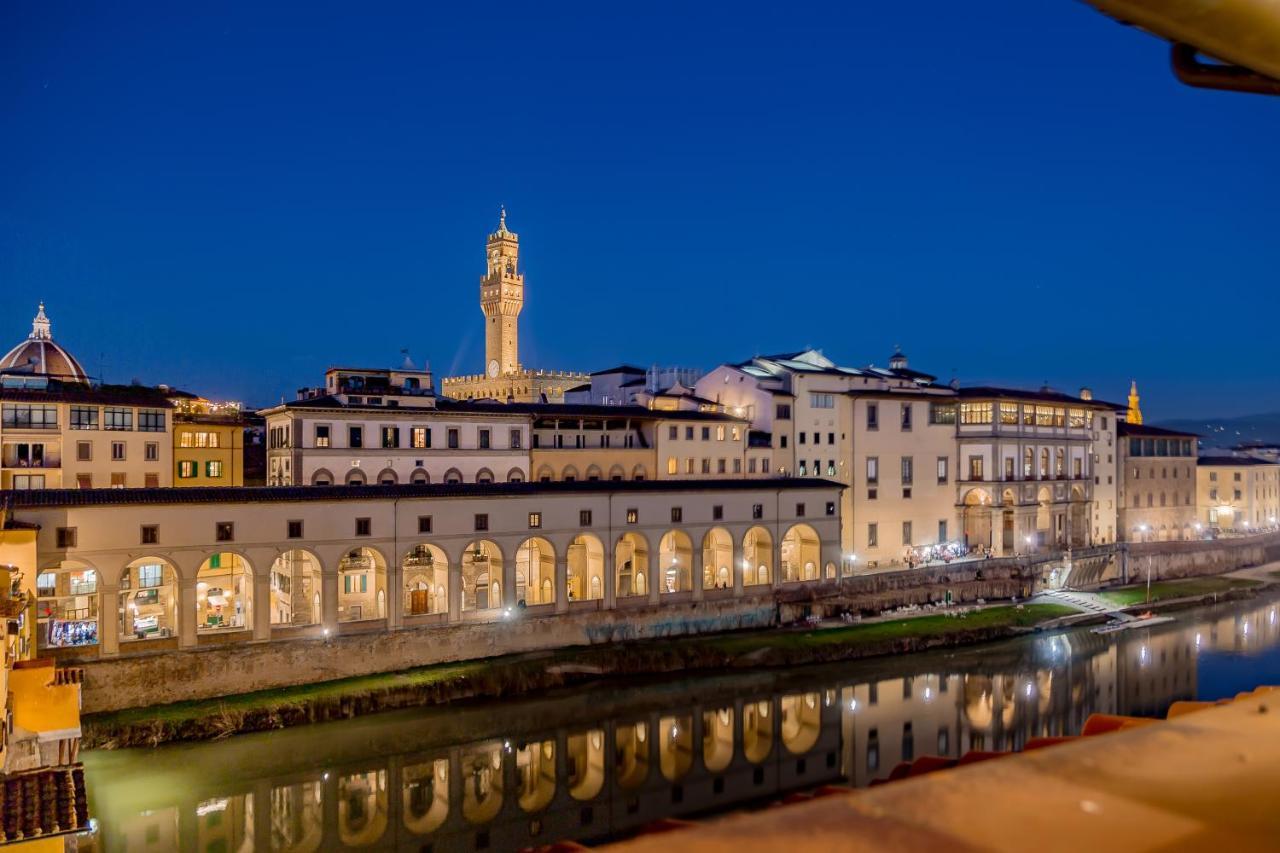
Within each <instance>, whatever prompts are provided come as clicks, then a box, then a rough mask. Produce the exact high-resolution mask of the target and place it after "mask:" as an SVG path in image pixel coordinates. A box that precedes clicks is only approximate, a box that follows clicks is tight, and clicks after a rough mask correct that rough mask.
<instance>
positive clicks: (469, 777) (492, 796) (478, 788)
mask: <svg viewBox="0 0 1280 853" xmlns="http://www.w3.org/2000/svg"><path fill="white" fill-rule="evenodd" d="M461 767H462V816H463V817H464V818H466V819H467V820H468V821H469V822H471V823H474V824H481V823H488V822H489V821H491V820H493V819H494V818H495V817H497V816H498V812H500V811H501V810H502V744H501V743H496V742H495V743H491V744H486V745H482V746H476V747H472V748H470V749H467V750H465V751H464V752H463V753H462V759H461Z"/></svg>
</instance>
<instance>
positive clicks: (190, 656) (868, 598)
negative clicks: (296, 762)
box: [80, 534, 1280, 714]
mask: <svg viewBox="0 0 1280 853" xmlns="http://www.w3.org/2000/svg"><path fill="white" fill-rule="evenodd" d="M1083 559H1085V560H1088V561H1092V563H1091V565H1094V566H1096V567H1097V570H1096V571H1090V573H1089V576H1090V577H1092V578H1094V579H1095V580H1094V582H1093V584H1094V585H1096V583H1097V582H1098V581H1104V582H1105V581H1107V580H1111V579H1113V578H1118V576H1120V575H1121V573H1122V572H1125V571H1127V577H1128V580H1129V581H1130V582H1137V581H1140V580H1144V579H1145V578H1146V574H1145V572H1146V571H1148V570H1150V571H1151V572H1152V573H1153V574H1152V578H1153V579H1157V580H1158V579H1171V578H1185V577H1196V576H1200V575H1211V574H1220V573H1222V572H1228V571H1233V570H1235V569H1239V568H1245V567H1248V566H1253V565H1259V564H1261V563H1264V562H1269V561H1272V560H1280V534H1271V535H1266V536H1259V537H1252V538H1249V539H1234V540H1220V541H1216V542H1190V543H1189V542H1160V543H1142V544H1131V545H1127V546H1123V545H1122V546H1119V547H1117V548H1114V549H1092V550H1091V551H1090V552H1089V553H1088V555H1087V556H1086V557H1084V558H1083ZM1055 571H1064V562H1063V560H1062V559H1061V558H1060V557H1054V558H1046V557H1041V558H1017V559H992V560H975V561H965V562H958V563H952V564H950V565H939V566H929V567H923V568H917V569H913V570H904V571H895V572H882V573H875V574H866V575H856V576H854V577H850V578H845V579H843V580H841V581H838V582H837V581H829V582H825V583H822V584H813V585H807V587H805V588H795V589H789V588H787V587H785V586H784V587H781V588H778V589H773V590H770V591H768V592H767V593H764V594H761V595H757V596H750V597H744V598H712V599H709V600H703V601H689V600H683V601H669V602H664V603H663V604H661V605H659V606H657V607H652V606H624V607H620V608H618V609H614V610H602V609H587V608H582V607H577V608H573V609H571V610H570V612H568V613H563V614H556V615H545V616H542V615H539V616H528V615H524V614H520V615H518V616H517V617H516V618H514V619H510V620H503V621H496V622H462V623H455V624H440V625H432V626H424V627H411V628H401V629H398V630H375V631H365V632H360V633H340V634H338V635H337V636H332V637H328V638H323V639H319V638H305V639H302V638H300V639H275V640H269V641H265V642H246V643H235V644H227V645H216V646H205V647H198V648H194V649H182V650H168V651H156V652H150V653H144V654H137V655H131V656H121V657H115V658H102V659H97V660H92V661H86V662H83V663H81V664H80V666H82V668H83V670H84V685H83V697H84V708H83V710H84V712H85V713H87V714H91V713H97V712H104V711H116V710H122V709H125V708H132V707H141V706H147V705H161V704H168V703H171V702H180V701H186V700H195V699H210V698H217V697H219V696H226V695H231V694H236V693H247V692H253V691H258V690H271V689H276V688H283V687H292V686H297V685H303V684H313V683H318V682H324V681H332V680H335V679H341V678H348V677H353V676H360V675H369V674H373V673H381V672H395V671H398V670H404V669H410V668H413V667H420V666H427V665H432V664H441V663H451V662H458V661H464V660H476V659H481V658H488V657H496V656H500V655H509V654H518V653H528V652H538V651H546V652H550V651H553V650H556V649H563V648H567V647H573V646H594V645H603V644H608V643H614V642H626V641H636V640H649V639H660V638H673V637H688V636H694V635H699V634H713V633H722V632H726V631H741V630H753V629H761V628H767V627H769V626H771V625H773V624H775V623H776V622H777V621H778V620H781V621H783V622H787V621H791V620H794V619H798V618H802V617H804V616H808V615H810V614H818V615H833V614H836V613H840V612H842V611H846V610H848V611H853V612H862V613H875V612H879V611H882V610H887V609H892V608H895V607H901V606H905V605H912V604H917V605H920V604H926V603H929V602H936V601H941V600H943V599H945V598H946V596H947V594H948V593H950V595H951V600H952V601H953V602H954V603H961V604H962V603H972V602H974V601H976V600H978V599H986V600H990V601H994V600H1000V599H1008V598H1011V597H1014V596H1017V597H1018V598H1026V597H1029V596H1030V595H1032V594H1033V593H1035V592H1038V591H1040V590H1041V589H1043V588H1044V587H1045V586H1046V585H1050V583H1051V581H1050V579H1051V578H1052V577H1053V573H1054V572H1055Z"/></svg>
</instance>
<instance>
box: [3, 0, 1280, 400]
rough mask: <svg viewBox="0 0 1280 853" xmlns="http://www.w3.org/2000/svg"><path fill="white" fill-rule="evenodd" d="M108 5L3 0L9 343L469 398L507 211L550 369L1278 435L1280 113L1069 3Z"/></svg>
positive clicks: (529, 328) (109, 358) (528, 355)
mask: <svg viewBox="0 0 1280 853" xmlns="http://www.w3.org/2000/svg"><path fill="white" fill-rule="evenodd" d="M117 5H120V6H123V5H126V4H107V3H96V4H95V3H59V2H52V0H39V2H35V0H33V1H32V2H20V1H19V0H13V2H8V3H5V4H3V9H0V119H2V122H0V349H7V348H8V347H9V346H10V345H11V344H12V343H16V342H17V341H18V340H19V339H21V338H22V337H24V336H25V335H26V333H27V332H28V331H29V330H30V321H31V316H32V314H33V313H34V312H35V307H36V306H35V303H36V301H37V300H38V299H44V300H45V301H46V302H47V303H48V311H49V314H50V316H51V318H52V319H53V323H54V334H55V336H56V337H57V338H58V339H59V340H60V341H61V342H63V343H64V344H66V345H67V346H68V347H69V348H70V349H71V350H72V351H73V352H75V353H76V354H77V355H78V356H80V358H81V360H82V361H83V362H84V364H85V367H86V369H88V371H89V372H90V373H92V374H95V375H101V376H104V377H105V378H106V379H107V380H108V381H129V380H130V379H132V378H138V379H140V380H142V381H144V382H148V383H157V382H168V383H171V384H176V385H179V386H182V387H187V388H191V389H192V390H197V391H200V392H202V393H205V394H207V395H210V396H215V397H222V398H231V399H242V400H245V401H247V402H249V403H251V404H256V405H264V404H267V403H270V402H273V401H275V400H278V399H279V398H280V397H281V395H286V396H288V397H290V398H292V396H293V392H294V390H295V389H296V388H298V387H299V386H302V385H311V384H318V383H319V382H320V379H321V374H322V372H323V370H324V368H325V367H326V366H329V365H331V364H342V365H347V366H392V365H395V364H397V363H398V362H399V360H400V358H401V356H400V355H399V352H400V350H401V349H402V348H404V347H407V348H408V349H409V350H410V352H411V354H412V356H413V358H414V359H415V360H417V361H418V362H419V363H420V364H421V363H422V362H423V361H427V360H429V361H430V364H431V367H432V368H433V369H434V370H435V372H436V376H437V379H438V378H439V377H441V376H445V375H448V374H450V373H453V372H478V371H480V370H481V368H482V364H481V362H482V360H483V337H482V327H481V319H482V318H481V314H480V310H479V305H478V299H477V289H478V277H479V275H480V274H481V272H482V271H483V268H484V253H483V249H484V239H485V236H486V234H487V233H488V232H489V231H491V230H493V229H494V227H495V226H496V223H497V213H498V206H499V204H500V203H505V204H506V205H507V208H508V210H509V219H508V224H509V225H510V226H511V227H512V229H513V230H515V231H517V232H519V234H520V237H521V241H522V261H523V265H524V271H525V273H526V275H527V278H526V306H525V310H524V314H523V315H522V325H521V330H522V337H521V349H522V353H521V355H522V361H523V362H524V364H525V365H526V366H532V367H548V368H561V369H580V370H586V371H591V370H597V369H601V368H604V367H609V366H612V365H614V364H617V363H619V362H622V361H628V362H633V363H636V364H640V365H647V364H651V363H653V362H655V361H656V362H662V363H664V364H673V363H674V364H680V365H690V366H700V367H704V368H710V367H713V366H714V365H716V364H718V363H721V362H725V361H738V360H741V359H745V358H748V357H750V356H751V355H753V354H757V353H769V352H779V351H786V350H791V349H798V348H802V347H806V346H814V347H819V348H822V349H823V350H824V352H826V353H827V355H829V356H831V357H832V358H835V359H837V360H838V361H841V362H843V363H850V364H855V365H863V364H867V363H870V362H873V361H874V362H876V363H879V364H884V363H885V361H887V359H888V356H889V355H890V353H891V352H892V350H893V346H894V344H900V345H901V346H902V347H903V349H904V350H905V351H906V353H907V354H908V355H909V356H910V358H911V365H912V366H913V367H916V368H918V369H921V370H926V371H929V372H933V373H936V374H938V375H939V376H941V377H942V378H943V379H950V378H951V377H952V376H958V377H959V378H960V379H961V380H962V381H964V382H967V383H984V382H1000V383H1009V384H1016V385H1023V386H1028V387H1038V386H1039V385H1040V384H1042V383H1043V382H1044V381H1046V380H1048V382H1049V383H1050V384H1052V385H1054V386H1056V387H1059V388H1062V389H1066V390H1073V391H1074V390H1076V389H1078V388H1079V387H1080V386H1082V385H1088V386H1091V387H1092V388H1093V389H1094V393H1095V394H1096V395H1097V396H1099V397H1103V398H1106V399H1113V400H1123V397H1124V394H1125V392H1126V391H1127V388H1128V381H1129V379H1130V378H1136V379H1137V380H1138V381H1139V384H1140V386H1141V390H1142V392H1143V403H1144V409H1145V411H1146V413H1147V415H1148V417H1149V418H1153V417H1154V418H1157V419H1158V418H1162V417H1166V418H1167V417H1180V416H1194V415H1210V414H1216V415H1233V414H1244V413H1248V412H1258V411H1266V410H1277V409H1280V383H1277V382H1276V381H1275V365H1276V355H1275V351H1276V334H1275V328H1276V322H1275V310H1276V308H1277V305H1278V303H1280V297H1277V295H1276V288H1277V285H1278V284H1280V278H1278V277H1277V270H1280V237H1278V236H1277V231H1276V222H1277V212H1278V211H1277V206H1278V204H1280V202H1278V198H1280V195H1278V194H1277V190H1280V161H1278V160H1277V158H1276V156H1275V152H1276V144H1277V140H1280V99H1274V98H1270V99H1269V98H1264V97H1258V96H1246V95H1236V94H1228V93H1211V92H1204V91H1197V90H1193V89H1189V88H1185V87H1183V86H1181V85H1180V84H1178V83H1177V82H1176V81H1175V80H1174V79H1173V77H1172V76H1171V74H1170V72H1169V70H1168V48H1167V45H1165V44H1164V43H1163V42H1160V41H1158V40H1156V39H1154V38H1152V37H1150V36H1148V35H1146V34H1144V33H1142V32H1140V31H1138V30H1135V29H1132V28H1128V27H1124V26H1121V25H1119V24H1117V23H1115V22H1114V21H1111V20H1110V19H1107V18H1104V17H1102V16H1101V15H1099V14H1097V13H1096V12H1094V11H1093V10H1092V9H1091V8H1089V7H1087V6H1085V5H1083V4H1082V3H1079V2H1074V0H1056V2H1038V3H1028V2H1025V0H1021V2H1015V0H1001V1H1000V2H989V3H944V2H937V3H934V4H916V3H875V4H869V3H840V4H831V5H825V6H820V5H811V4H807V3H788V4H769V5H768V6H767V7H762V8H760V9H753V8H752V7H751V6H749V5H745V4H741V3H737V4H726V5H724V6H719V7H716V6H712V5H711V4H672V5H669V6H663V5H659V4H654V3H645V4H606V3H590V4H582V5H579V6H570V5H566V4H543V3H529V2H526V3H522V4H519V5H516V6H512V7H509V8H504V7H503V6H502V5H501V4H498V3H485V4H424V3H406V4H404V5H403V6H400V7H398V8H397V7H394V6H392V5H391V4H372V5H371V4H351V3H343V4H333V5H326V4H317V3H305V4H298V5H297V6H296V8H293V9H291V10H277V11H263V10H261V9H259V8H257V7H258V6H260V5H265V4H258V3H252V4H250V3H245V4H223V3H171V2H170V3H163V4H161V3H156V4H154V5H149V4H145V3H132V4H127V5H128V6H129V8H127V9H125V8H115V7H116V6H117ZM273 5H274V4H273ZM464 5H465V6H467V7H468V8H467V9H466V10H465V11H464V10H462V9H460V8H458V7H462V6H464ZM693 5H696V6H697V7H698V8H697V9H691V8H689V7H690V6H693ZM375 10H376V11H375ZM926 10H931V11H926Z"/></svg>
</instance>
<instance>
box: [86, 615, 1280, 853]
mask: <svg viewBox="0 0 1280 853" xmlns="http://www.w3.org/2000/svg"><path fill="white" fill-rule="evenodd" d="M1278 644H1280V607H1277V605H1275V604H1268V605H1263V606H1255V607H1253V608H1252V609H1246V608H1241V609H1240V610H1238V611H1236V612H1232V613H1229V614H1227V615H1222V616H1215V617H1214V618H1211V619H1206V620H1204V621H1199V622H1195V623H1193V624H1190V625H1187V626H1169V630H1165V631H1160V630H1159V629H1154V630H1152V631H1142V632H1137V631H1134V632H1130V634H1129V635H1124V634H1122V635H1119V636H1115V635H1113V636H1111V637H1104V636H1098V635H1095V634H1092V633H1089V632H1087V631H1077V632H1072V633H1067V634H1057V635H1051V636H1045V637H1036V638H1032V639H1028V640H1025V641H1022V642H1019V643H1013V644H1005V645H1002V646H994V647H989V653H988V652H987V651H985V650H984V653H983V654H980V655H979V654H975V655H967V656H964V657H963V659H964V660H968V661H970V662H971V663H970V664H969V665H968V666H967V668H962V669H961V670H960V671H952V672H920V673H911V674H904V675H900V676H897V677H892V678H883V677H881V678H874V679H871V678H868V679H865V680H860V679H857V678H853V679H852V680H850V681H844V680H841V679H839V678H838V677H836V676H833V675H831V670H830V669H824V670H818V671H815V674H814V676H813V678H814V683H812V684H810V685H809V686H808V687H806V688H804V689H791V688H788V689H786V690H785V691H780V692H779V693H777V694H775V695H751V694H750V692H749V689H746V688H743V687H742V686H741V684H740V683H736V682H733V681H732V679H728V680H724V679H722V680H721V682H720V683H719V684H718V685H717V684H710V685H709V686H707V688H706V689H705V690H703V689H699V691H698V697H699V698H698V700H697V701H694V700H692V699H691V700H690V701H689V703H688V704H687V705H682V706H677V707H670V708H667V709H664V710H662V711H658V712H649V711H645V712H636V713H632V714H629V715H624V716H619V717H615V718H613V719H607V720H578V719H574V720H572V722H566V723H564V724H563V725H561V726H559V727H556V728H549V729H548V730H546V731H545V732H543V733H541V734H539V735H538V736H537V737H534V738H525V739H522V740H518V741H516V740H510V739H493V740H486V741H483V742H479V743H470V744H459V745H457V746H452V747H442V748H439V749H435V750H427V751H425V752H422V753H416V752H413V751H412V750H411V749H407V750H406V751H404V752H401V753H399V754H394V755H387V756H382V757H379V758H370V759H368V760H365V761H362V762H358V763H355V764H350V763H346V764H344V763H342V762H337V761H335V762H333V763H332V764H331V765H330V766H328V767H327V769H325V770H322V771H319V772H318V773H317V772H315V771H310V770H308V771H301V772H299V773H298V774H296V775H293V776H283V777H278V778H276V777H272V778H246V779H243V780H239V782H238V783H236V784H232V785H225V786H224V787H225V788H227V789H226V790H213V791H209V790H204V789H203V787H202V784H201V783H200V782H199V781H193V783H192V784H191V785H190V786H187V787H188V788H189V789H190V792H189V795H188V796H187V797H186V798H185V799H183V800H181V801H177V800H178V794H177V793H176V792H177V791H178V790H179V789H180V788H182V786H164V785H161V784H157V785H156V786H154V787H153V788H150V787H149V788H146V794H145V798H146V799H148V801H149V805H151V807H150V808H147V809H138V808H131V809H114V810H113V808H112V804H111V798H110V797H109V796H103V795H100V798H101V799H102V800H103V801H104V802H103V803H100V804H99V806H100V807H98V808H96V809H95V813H96V814H98V816H99V821H100V824H101V826H102V831H103V836H104V840H105V841H106V846H107V849H110V850H117V849H118V850H126V851H161V850H175V849H182V850H196V851H208V852H209V853H212V851H250V850H258V849H264V850H265V849H270V850H273V851H312V850H321V849H326V850H327V849H344V848H349V849H360V848H378V849H385V848H389V847H390V848H396V847H403V848H405V849H419V848H420V847H421V846H422V845H424V844H430V845H431V847H432V849H434V850H452V849H459V850H463V849H465V850H475V849H479V848H486V847H487V848H489V849H510V848H520V847H527V846H530V845H538V844H545V843H550V842H553V841H556V840H561V839H582V840H598V839H603V838H609V837H617V836H622V835H626V834H627V833H629V832H633V831H635V830H636V829H638V828H640V827H641V826H643V825H645V824H647V823H649V822H651V821H653V820H656V819H658V818H662V817H670V816H683V815H696V814H707V813H711V812H714V811H717V810H725V809H729V808H732V807H734V806H736V805H743V804H750V803H754V802H760V801H767V800H768V799H769V798H772V797H776V796H777V795H779V794H781V793H785V792H787V791H791V790H797V789H803V788H810V787H814V786H817V785H820V784H823V783H845V782H851V783H853V784H856V785H866V784H868V783H870V782H871V781H872V780H874V779H877V778H883V777H885V776H887V775H888V773H889V772H890V771H891V770H892V769H893V767H894V766H895V765H896V764H897V763H898V762H900V761H911V760H913V759H916V758H919V757H921V756H924V755H939V756H948V757H958V756H960V755H962V754H964V753H965V752H968V751H970V750H1009V749H1019V748H1020V747H1021V746H1022V745H1023V744H1025V743H1026V741H1027V740H1028V739H1030V738H1032V737H1037V736H1043V735H1064V734H1073V733H1075V732H1077V731H1079V729H1080V727H1081V726H1082V725H1083V723H1084V720H1085V719H1086V718H1087V717H1088V715H1089V714H1091V713H1095V712H1105V713H1121V714H1142V715H1156V714H1161V713H1163V712H1164V710H1165V709H1166V708H1167V706H1168V705H1169V703H1170V702H1172V701H1175V700H1177V699H1184V698H1194V697H1195V695H1196V684H1197V666H1198V661H1200V660H1201V658H1202V656H1204V655H1205V654H1206V653H1208V652H1212V651H1222V652H1227V653H1233V654H1235V653H1240V652H1261V651H1264V650H1270V651H1268V652H1267V653H1268V654H1275V653H1277V652H1280V649H1277V648H1276V647H1277V645H1278ZM934 660H935V661H936V659H934ZM912 662H913V659H911V658H903V659H902V660H901V664H902V665H903V666H904V667H905V666H910V665H911V663H912ZM883 668H884V667H883V664H882V666H881V669H883ZM796 676H799V677H800V678H797V677H796ZM802 676H803V673H791V674H789V677H788V682H794V683H801V682H802ZM575 707H580V706H575ZM518 708H519V706H518V705H517V706H514V707H513V713H515V712H517V711H518ZM499 716H500V715H499ZM565 716H566V717H568V718H571V719H572V718H573V717H575V713H567V714H566V715H565ZM576 716H580V714H576ZM337 725H339V726H341V725H344V724H337ZM282 734H283V733H282ZM263 743H264V744H267V745H266V746H264V747H263V748H264V749H267V750H270V749H271V748H272V746H271V745H270V742H267V741H264V742H263ZM405 746H409V747H411V744H405ZM220 747H221V745H219V744H209V745H203V746H199V747H194V748H192V749H194V750H196V751H199V754H200V755H202V756H204V758H205V759H207V760H214V759H216V755H217V753H216V751H217V750H218V749H219V748H220ZM205 750H207V752H203V751H205ZM146 755H147V753H138V756H139V757H138V768H139V769H138V771H137V772H139V773H143V774H145V773H146V770H147V759H146ZM196 763H197V764H198V763H199V762H198V761H197V762H196ZM288 763H289V756H282V758H281V761H280V762H279V764H280V765H281V766H287V765H288ZM273 766H275V764H274V763H273ZM308 766H309V767H316V766H323V764H317V763H316V759H315V758H314V757H313V758H312V759H311V760H310V762H309V764H308ZM90 773H91V776H90V784H91V786H92V785H94V784H102V783H100V782H98V780H97V779H95V778H93V776H92V765H91V767H90ZM195 775H196V774H195V772H194V771H193V772H192V777H193V779H194V778H195ZM182 790H184V791H185V790H186V789H185V788H182ZM150 801H154V802H150ZM103 805H105V808H102V807H101V806H103ZM260 841H261V842H262V843H259V842H260Z"/></svg>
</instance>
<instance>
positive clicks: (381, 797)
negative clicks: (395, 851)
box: [338, 770, 388, 847]
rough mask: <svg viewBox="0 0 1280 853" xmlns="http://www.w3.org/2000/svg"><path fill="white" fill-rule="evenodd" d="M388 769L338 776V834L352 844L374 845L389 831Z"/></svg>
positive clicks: (349, 845) (345, 841) (346, 842)
mask: <svg viewBox="0 0 1280 853" xmlns="http://www.w3.org/2000/svg"><path fill="white" fill-rule="evenodd" d="M387 814H388V811H387V771H386V770H370V771H368V772H367V773H353V774H351V775H349V776H343V777H341V778H340V779H338V838H339V839H341V840H342V843H343V844H346V845H347V846H348V847H371V846H373V845H374V844H377V843H378V841H379V840H381V838H382V836H383V834H384V833H385V832H386V831H387Z"/></svg>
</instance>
